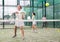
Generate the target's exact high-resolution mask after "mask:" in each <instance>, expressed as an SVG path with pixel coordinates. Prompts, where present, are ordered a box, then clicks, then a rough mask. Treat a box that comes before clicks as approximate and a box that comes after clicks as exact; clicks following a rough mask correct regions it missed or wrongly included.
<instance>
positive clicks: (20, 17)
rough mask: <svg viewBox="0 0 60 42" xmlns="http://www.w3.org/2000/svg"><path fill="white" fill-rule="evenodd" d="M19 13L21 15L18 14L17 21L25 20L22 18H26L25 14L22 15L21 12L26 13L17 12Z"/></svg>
mask: <svg viewBox="0 0 60 42" xmlns="http://www.w3.org/2000/svg"><path fill="white" fill-rule="evenodd" d="M16 12H18V13H19V14H17V13H16V20H23V19H22V16H23V17H25V14H22V13H21V12H24V11H21V10H20V11H16Z"/></svg>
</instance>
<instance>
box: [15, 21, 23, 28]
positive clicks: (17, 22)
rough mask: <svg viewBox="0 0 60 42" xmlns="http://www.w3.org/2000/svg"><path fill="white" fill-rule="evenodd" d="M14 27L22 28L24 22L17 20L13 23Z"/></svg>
mask: <svg viewBox="0 0 60 42" xmlns="http://www.w3.org/2000/svg"><path fill="white" fill-rule="evenodd" d="M15 26H17V27H20V26H24V21H18V20H16V21H15Z"/></svg>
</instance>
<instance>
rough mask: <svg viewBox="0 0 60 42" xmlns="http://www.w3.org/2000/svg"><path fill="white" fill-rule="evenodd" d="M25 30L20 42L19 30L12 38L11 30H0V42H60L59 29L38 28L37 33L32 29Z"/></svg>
mask: <svg viewBox="0 0 60 42" xmlns="http://www.w3.org/2000/svg"><path fill="white" fill-rule="evenodd" d="M24 30H25V39H24V40H22V38H21V34H20V30H19V29H18V30H17V36H16V37H15V38H12V36H13V33H14V31H13V29H0V42H60V29H59V28H43V29H42V28H40V29H38V32H37V33H34V32H33V31H32V29H31V28H30V27H29V29H24Z"/></svg>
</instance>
